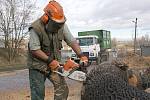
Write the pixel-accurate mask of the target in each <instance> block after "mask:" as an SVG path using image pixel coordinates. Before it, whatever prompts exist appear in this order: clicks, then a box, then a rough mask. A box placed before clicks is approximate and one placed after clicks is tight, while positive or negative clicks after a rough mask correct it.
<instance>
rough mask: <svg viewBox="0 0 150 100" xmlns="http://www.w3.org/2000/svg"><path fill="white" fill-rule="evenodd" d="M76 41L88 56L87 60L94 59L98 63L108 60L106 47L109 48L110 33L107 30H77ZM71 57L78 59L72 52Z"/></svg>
mask: <svg viewBox="0 0 150 100" xmlns="http://www.w3.org/2000/svg"><path fill="white" fill-rule="evenodd" d="M77 41H78V43H79V45H80V47H81V50H82V52H83V53H84V54H85V55H86V56H87V57H88V58H89V61H90V62H92V61H96V62H97V63H98V64H99V63H101V62H103V61H106V60H108V57H109V53H108V49H111V33H110V31H107V30H92V31H84V32H78V37H77ZM72 58H73V59H74V60H78V58H77V56H76V54H75V53H74V52H72Z"/></svg>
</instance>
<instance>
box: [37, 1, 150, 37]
mask: <svg viewBox="0 0 150 100" xmlns="http://www.w3.org/2000/svg"><path fill="white" fill-rule="evenodd" d="M48 1H49V0H38V2H37V4H38V6H39V7H40V10H39V12H38V14H37V15H38V16H40V15H41V14H42V13H43V11H42V9H43V8H44V6H45V5H46V4H47V3H48ZM56 1H58V2H59V3H60V4H61V5H62V6H63V8H64V12H65V16H66V17H67V24H68V26H69V28H70V31H71V32H72V34H73V35H74V36H77V32H78V31H85V30H95V29H105V30H110V31H111V33H112V37H116V38H119V39H132V38H133V36H134V25H135V23H133V22H132V21H135V18H136V17H137V18H138V31H137V35H138V37H140V36H142V35H144V34H150V0H56Z"/></svg>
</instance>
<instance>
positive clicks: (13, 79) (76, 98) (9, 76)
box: [0, 70, 82, 100]
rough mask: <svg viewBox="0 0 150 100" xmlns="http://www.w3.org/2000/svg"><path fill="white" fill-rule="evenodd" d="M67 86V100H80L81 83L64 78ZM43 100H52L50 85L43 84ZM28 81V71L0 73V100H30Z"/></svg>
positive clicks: (47, 83)
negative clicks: (44, 88) (44, 87)
mask: <svg viewBox="0 0 150 100" xmlns="http://www.w3.org/2000/svg"><path fill="white" fill-rule="evenodd" d="M66 81H67V83H68V86H69V97H68V100H80V94H81V87H82V82H77V81H73V80H70V79H67V78H66ZM45 86H46V90H45V100H54V99H53V92H54V91H53V86H52V83H51V82H49V81H48V80H46V82H45ZM30 98H31V97H30V89H29V80H28V70H19V71H16V72H9V73H8V72H6V73H5V72H3V73H0V100H31V99H30Z"/></svg>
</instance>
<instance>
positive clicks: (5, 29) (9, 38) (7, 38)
mask: <svg viewBox="0 0 150 100" xmlns="http://www.w3.org/2000/svg"><path fill="white" fill-rule="evenodd" d="M0 6H1V7H0V31H1V35H2V36H3V37H4V44H5V48H6V50H7V51H8V60H9V62H11V61H12V60H14V58H15V57H16V55H17V51H18V48H19V47H20V44H21V42H22V40H23V39H24V38H25V37H26V35H27V31H28V30H27V28H28V26H29V23H30V22H29V21H30V18H31V14H32V13H33V9H34V7H35V1H33V0H0Z"/></svg>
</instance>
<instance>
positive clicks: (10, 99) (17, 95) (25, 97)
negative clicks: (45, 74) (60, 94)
mask: <svg viewBox="0 0 150 100" xmlns="http://www.w3.org/2000/svg"><path fill="white" fill-rule="evenodd" d="M52 88H53V87H47V88H46V92H45V93H46V94H45V100H54V99H53V89H52ZM69 90H70V93H69V97H68V100H80V90H81V84H78V85H76V86H70V87H69ZM0 100H31V99H30V91H29V90H27V89H22V90H12V91H0Z"/></svg>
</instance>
